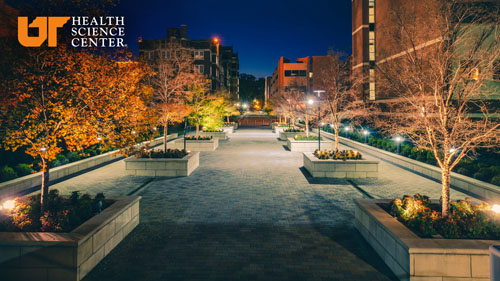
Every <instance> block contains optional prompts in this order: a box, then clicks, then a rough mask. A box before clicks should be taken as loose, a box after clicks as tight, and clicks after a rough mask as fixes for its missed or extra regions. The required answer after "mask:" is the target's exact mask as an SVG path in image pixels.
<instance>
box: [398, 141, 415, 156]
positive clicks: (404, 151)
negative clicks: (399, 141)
mask: <svg viewBox="0 0 500 281" xmlns="http://www.w3.org/2000/svg"><path fill="white" fill-rule="evenodd" d="M412 149H413V148H412V147H411V146H410V145H408V144H405V145H403V149H401V154H402V155H403V156H406V157H409V156H410V154H411V151H412Z"/></svg>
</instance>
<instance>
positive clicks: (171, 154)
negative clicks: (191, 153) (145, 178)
mask: <svg viewBox="0 0 500 281" xmlns="http://www.w3.org/2000/svg"><path fill="white" fill-rule="evenodd" d="M187 154H188V152H187V151H185V150H184V149H182V150H181V149H170V148H167V151H163V150H160V149H152V150H144V151H141V152H140V153H139V154H136V157H137V158H182V157H184V156H186V155H187Z"/></svg>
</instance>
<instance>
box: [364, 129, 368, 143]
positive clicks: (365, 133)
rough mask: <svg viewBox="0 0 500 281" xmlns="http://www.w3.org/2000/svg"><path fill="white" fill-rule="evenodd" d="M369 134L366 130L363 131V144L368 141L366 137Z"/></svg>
mask: <svg viewBox="0 0 500 281" xmlns="http://www.w3.org/2000/svg"><path fill="white" fill-rule="evenodd" d="M369 134H370V132H368V130H363V135H364V136H365V143H366V141H367V139H368V135H369Z"/></svg>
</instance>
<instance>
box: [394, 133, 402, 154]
mask: <svg viewBox="0 0 500 281" xmlns="http://www.w3.org/2000/svg"><path fill="white" fill-rule="evenodd" d="M395 141H396V143H397V149H398V154H399V150H400V148H399V147H400V146H401V142H402V141H403V138H402V137H400V136H397V137H396V138H395Z"/></svg>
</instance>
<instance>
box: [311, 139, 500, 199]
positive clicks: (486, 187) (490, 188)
mask: <svg viewBox="0 0 500 281" xmlns="http://www.w3.org/2000/svg"><path fill="white" fill-rule="evenodd" d="M316 132H317V131H316ZM321 135H322V136H326V137H328V138H332V139H333V138H334V136H333V134H331V133H327V132H324V131H322V132H321ZM340 143H342V144H344V145H347V146H350V147H352V148H354V149H356V150H359V151H361V152H363V153H366V154H370V155H373V156H375V157H377V158H380V159H383V160H385V161H387V162H390V163H392V164H395V165H397V166H400V167H403V168H406V169H407V170H410V171H412V172H414V173H417V174H420V175H424V176H426V177H429V178H432V179H434V180H436V181H439V182H441V169H440V168H438V167H436V166H433V165H429V164H426V163H422V162H420V161H417V160H413V159H411V158H408V157H404V156H401V155H398V154H395V153H392V152H388V151H385V150H382V149H379V148H376V147H373V146H370V145H367V144H363V143H360V142H357V141H353V140H351V139H347V138H344V137H340ZM451 185H452V186H453V187H455V188H458V189H461V190H464V191H466V192H468V193H469V194H471V195H474V196H476V197H478V198H480V199H483V200H485V201H488V202H498V201H500V186H496V185H494V184H490V183H487V182H483V181H480V180H476V179H473V178H471V177H467V176H464V175H461V174H458V173H455V172H452V173H451Z"/></svg>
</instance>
